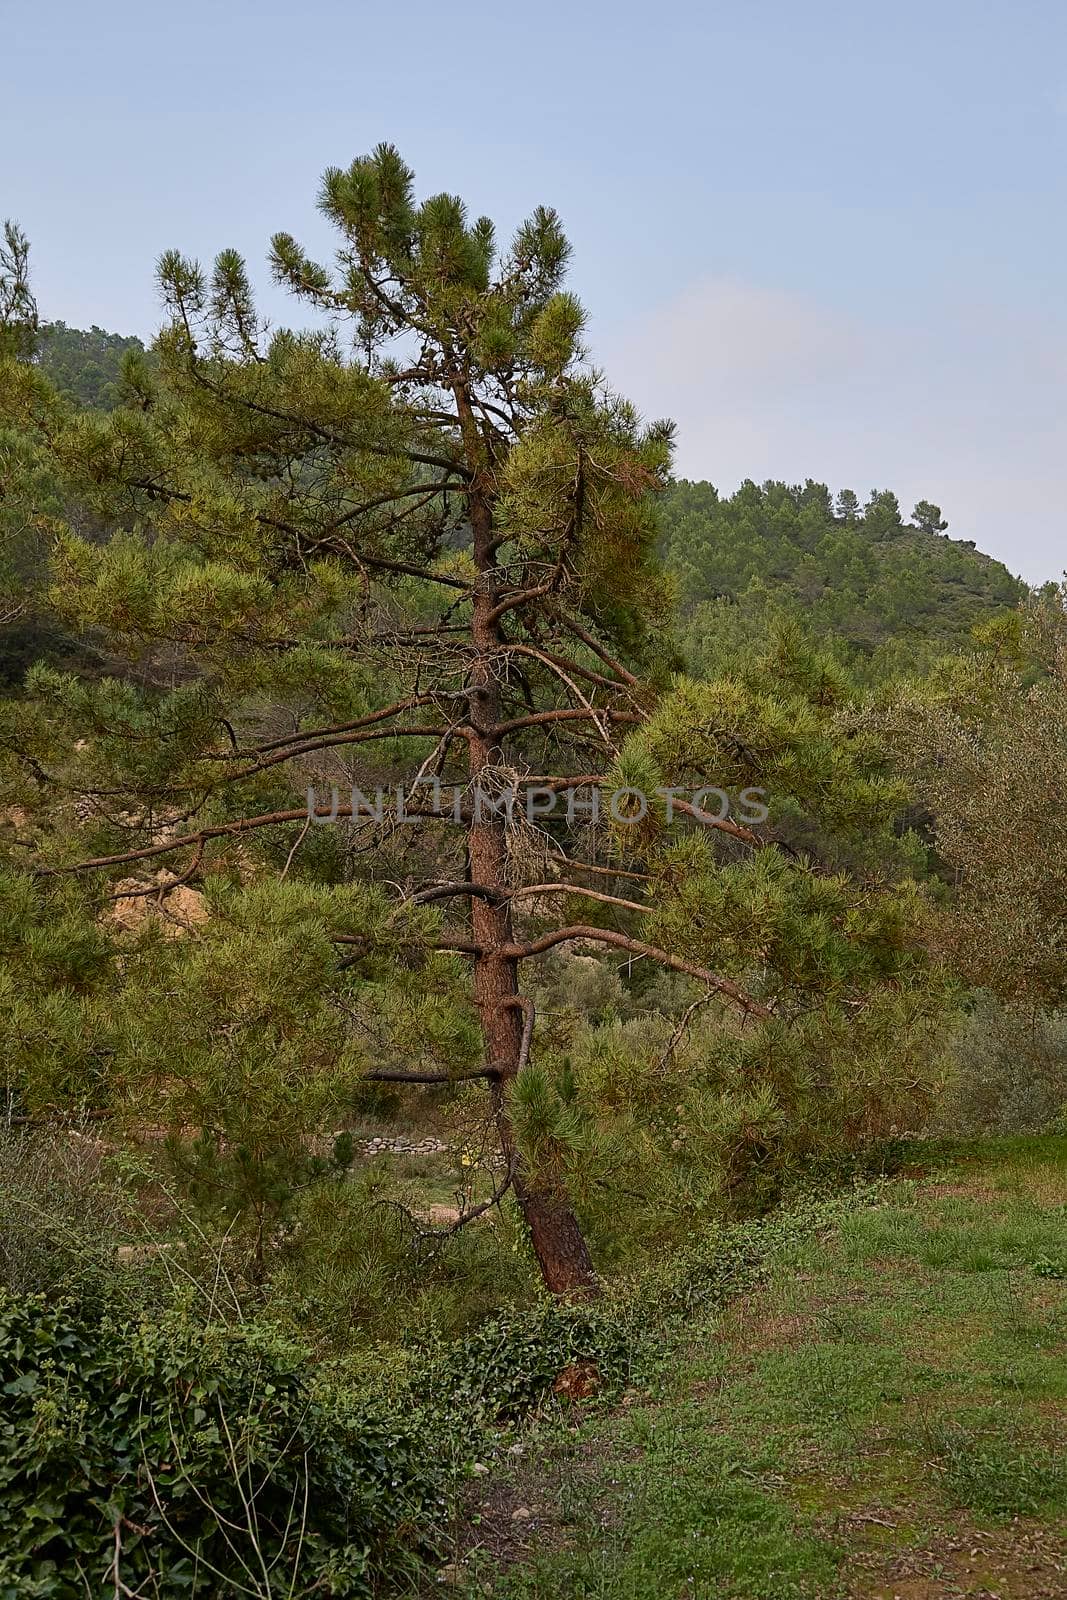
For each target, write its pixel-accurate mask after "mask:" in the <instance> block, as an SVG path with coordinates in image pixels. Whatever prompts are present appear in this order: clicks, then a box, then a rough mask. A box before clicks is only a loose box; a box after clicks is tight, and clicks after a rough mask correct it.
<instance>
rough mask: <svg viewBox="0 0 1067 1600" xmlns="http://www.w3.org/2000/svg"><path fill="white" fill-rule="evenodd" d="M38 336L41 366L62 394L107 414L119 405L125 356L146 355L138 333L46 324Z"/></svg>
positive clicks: (39, 362)
mask: <svg viewBox="0 0 1067 1600" xmlns="http://www.w3.org/2000/svg"><path fill="white" fill-rule="evenodd" d="M38 337H39V343H38V349H37V361H38V364H39V365H40V368H41V371H42V372H44V373H45V374H46V375H47V376H48V377H49V378H50V379H51V381H52V383H54V384H55V386H56V388H57V389H58V390H59V392H60V394H63V395H66V396H68V397H69V398H70V399H72V400H76V401H78V403H79V404H80V405H83V406H93V407H95V408H98V409H101V410H105V411H109V410H110V409H111V407H112V406H114V405H116V404H117V403H118V399H119V389H120V384H121V378H122V360H123V357H124V356H125V355H126V354H127V352H129V351H136V352H137V353H138V354H141V355H143V354H144V345H143V344H142V343H141V340H140V339H138V338H137V336H136V335H135V334H121V333H106V332H105V331H104V329H103V328H97V327H92V328H68V327H67V324H66V323H65V322H46V323H44V324H43V325H42V327H41V329H40V333H39V336H38Z"/></svg>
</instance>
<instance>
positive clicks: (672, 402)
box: [0, 0, 1067, 580]
mask: <svg viewBox="0 0 1067 1600" xmlns="http://www.w3.org/2000/svg"><path fill="white" fill-rule="evenodd" d="M0 132H2V134H3V146H2V148H3V149H4V151H5V153H6V154H5V161H4V166H3V170H2V173H0V214H4V215H12V216H15V217H17V218H18V219H19V220H20V221H21V223H22V225H23V226H24V228H25V229H26V231H27V232H28V233H29V235H30V237H31V240H32V243H33V251H34V264H35V279H36V286H37V292H38V299H39V301H40V304H41V310H42V314H43V315H45V316H47V317H62V318H64V319H65V320H66V321H67V322H69V323H72V324H75V325H80V326H86V325H88V324H90V323H92V322H96V323H99V324H101V325H102V326H104V327H108V328H112V329H115V330H118V331H121V332H138V333H141V334H143V335H149V334H151V333H152V331H153V330H154V328H155V326H156V325H157V322H158V315H159V313H158V308H157V305H156V301H155V295H154V288H153V262H154V260H155V258H156V257H157V256H158V254H159V252H160V251H161V250H162V249H164V248H166V247H168V246H170V245H177V246H179V247H181V248H182V249H183V250H185V251H186V252H188V253H191V254H197V255H200V256H201V257H202V258H205V259H210V257H211V256H212V255H213V254H214V253H215V251H216V250H217V249H219V248H220V247H221V246H223V245H236V246H237V248H238V249H240V250H241V251H242V252H243V253H245V254H246V256H247V257H248V260H249V262H250V265H251V266H252V267H253V269H254V271H255V273H256V274H257V276H258V278H259V280H260V281H261V282H262V284H263V290H264V295H263V300H264V307H265V309H267V310H268V311H269V313H270V315H271V316H272V317H273V318H275V320H279V321H280V320H285V319H286V318H287V317H288V316H289V315H291V314H292V313H291V312H290V311H289V309H288V308H287V306H286V304H285V302H284V301H283V300H282V298H281V297H280V296H279V295H278V294H277V293H276V291H274V290H273V289H272V288H271V287H270V285H269V281H268V278H267V273H266V271H265V268H264V266H263V261H264V256H265V251H266V246H267V241H268V238H269V235H270V234H271V233H272V232H273V231H274V230H276V229H278V228H286V229H289V230H290V231H292V232H294V233H296V234H297V236H298V237H301V238H302V239H304V240H306V241H307V242H308V243H309V244H310V245H312V246H313V247H315V248H317V249H318V250H319V251H320V253H325V252H326V251H328V249H329V240H328V233H327V230H326V228H325V225H324V223H323V222H322V220H321V219H320V218H319V217H318V216H317V214H316V211H315V205H314V200H315V193H316V189H317V184H318V177H319V174H320V172H321V170H322V168H323V167H324V166H326V165H328V164H337V165H340V164H344V163H347V162H348V161H349V160H351V158H352V157H353V156H354V155H357V154H360V153H362V152H364V151H366V150H368V149H369V148H370V147H371V146H372V145H374V144H375V143H376V142H377V141H379V140H380V139H389V140H392V141H393V142H394V143H395V144H397V145H399V146H400V148H401V150H402V152H403V154H404V155H405V157H406V159H407V160H408V161H409V162H410V164H411V165H412V166H414V168H415V170H416V173H417V177H418V183H419V188H420V191H422V192H432V191H435V190H439V189H449V190H451V191H457V192H459V193H461V194H463V195H464V196H465V198H466V199H467V200H468V202H469V204H470V207H471V209H472V211H473V212H474V213H475V214H478V213H481V212H487V213H489V214H490V215H492V216H493V217H494V218H495V219H496V220H497V222H498V224H500V225H501V226H502V227H504V228H507V227H508V226H510V225H512V224H514V223H515V222H517V221H518V220H519V219H520V218H521V217H522V216H523V215H524V214H526V213H527V212H528V211H529V210H530V209H531V208H532V207H533V206H534V205H535V204H538V203H539V202H545V203H548V204H552V205H555V206H556V207H557V208H558V209H559V210H560V211H561V213H562V214H563V217H564V220H565V223H566V225H567V228H568V231H569V233H570V236H571V238H572V240H573V242H574V246H575V264H574V273H573V280H574V285H575V287H576V288H577V290H578V291H579V293H580V294H581V295H582V297H583V299H584V300H585V302H586V305H587V307H588V309H589V311H590V316H591V324H590V333H591V341H592V345H593V349H594V353H595V355H596V357H597V358H598V360H600V361H601V362H602V363H603V364H604V365H605V366H606V367H607V369H608V371H609V374H610V376H611V377H612V378H613V380H614V381H615V382H616V383H617V385H618V386H619V387H620V388H622V389H623V390H624V391H625V392H626V393H628V394H630V395H631V397H632V398H633V399H634V400H635V401H636V402H637V403H638V404H639V405H640V406H641V408H642V409H643V410H644V411H646V412H648V413H650V414H652V415H657V416H658V415H662V414H668V415H673V416H674V417H675V418H676V419H677V421H678V424H679V430H680V432H679V440H680V447H679V457H678V464H679V469H680V470H681V471H682V472H683V473H685V474H686V475H687V476H690V477H706V478H710V479H711V480H712V481H713V482H715V483H717V484H718V485H719V486H720V487H721V488H723V489H726V490H728V489H732V488H733V487H735V486H736V484H737V483H738V482H739V481H740V480H741V479H742V478H744V477H753V478H756V479H762V478H765V477H770V476H773V477H780V478H786V479H789V480H801V479H803V478H804V477H808V476H811V477H815V478H819V479H822V480H824V481H826V482H828V483H829V484H830V485H831V487H832V488H835V489H836V488H840V487H843V486H848V487H851V488H855V489H856V490H857V492H859V493H860V494H861V495H865V494H866V493H867V492H868V491H869V490H870V489H872V488H874V487H878V488H882V487H887V488H893V489H895V490H896V492H897V493H898V494H899V495H900V498H901V500H902V502H903V503H904V505H905V509H909V508H910V507H911V505H912V504H913V503H914V501H915V500H916V499H918V498H920V497H925V498H928V499H933V500H935V501H937V502H938V503H939V504H941V506H942V507H943V509H944V512H945V514H946V515H947V517H948V519H949V523H950V532H951V534H952V535H953V536H955V537H957V538H973V539H975V540H977V542H978V544H979V546H980V547H981V548H984V549H986V550H989V551H990V552H991V553H993V554H996V555H998V556H1000V557H1001V558H1002V559H1003V560H1005V561H1006V562H1007V563H1008V565H1009V566H1011V567H1012V568H1013V570H1015V571H1017V572H1021V573H1023V574H1024V575H1025V576H1026V577H1028V578H1030V579H1031V580H1038V579H1043V578H1046V577H1050V576H1058V575H1059V574H1060V573H1061V571H1062V570H1063V568H1064V566H1065V564H1067V554H1065V548H1067V539H1065V534H1067V494H1065V493H1064V490H1065V488H1067V483H1065V478H1067V305H1065V298H1064V293H1065V283H1067V274H1065V256H1067V251H1065V245H1067V208H1065V203H1064V202H1065V199H1067V193H1065V190H1067V184H1065V166H1067V163H1065V157H1067V5H1064V3H1063V0H1014V3H1010V4H1009V3H1004V0H988V3H985V4H983V3H981V0H928V3H926V4H922V5H920V4H915V3H912V0H903V3H901V0H896V3H894V4H892V5H887V4H885V3H884V0H883V3H880V4H874V3H871V0H852V3H850V4H836V3H835V4H831V3H828V0H793V3H783V0H735V3H732V4H726V3H722V0H705V3H703V4H690V3H680V4H675V5H673V6H662V7H659V8H656V7H650V6H648V5H647V4H642V5H634V4H630V3H629V0H616V3H614V4H602V3H600V0H587V3H583V0H570V3H569V4H562V3H558V0H547V3H542V4H540V5H538V6H537V7H514V6H502V5H501V4H499V0H498V3H496V4H492V5H490V4H482V3H474V0H453V3H451V4H449V5H444V4H434V5H430V4H427V3H425V0H409V3H408V4H406V5H404V6H403V7H399V6H396V7H394V6H389V5H385V4H381V3H378V4H375V5H373V6H371V5H365V4H362V3H360V0H349V3H348V4H341V3H333V0H307V3H306V4H305V5H304V6H303V7H300V8H298V7H296V6H293V5H291V4H287V5H281V4H278V3H277V0H257V3H256V4H254V5H253V4H250V3H248V0H229V3H228V4H227V3H224V0H216V3H215V4H205V3H204V0H186V3H185V4H184V5H183V6H182V7H180V8H176V7H164V6H160V5H153V4H151V3H144V0H142V3H140V4H137V5H134V4H132V3H128V0H97V3H96V4H95V5H93V6H87V5H85V4H84V3H81V4H78V5H75V4H72V3H66V0H64V3H56V0H43V3H38V4H36V5H34V6H33V7H31V8H27V9H26V10H25V11H23V12H21V13H20V14H19V15H18V17H17V19H16V18H15V15H14V10H13V9H12V12H11V18H10V20H9V21H8V22H7V24H6V26H5V51H4V59H3V61H2V62H0Z"/></svg>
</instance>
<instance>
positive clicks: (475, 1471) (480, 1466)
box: [471, 1461, 489, 1478]
mask: <svg viewBox="0 0 1067 1600" xmlns="http://www.w3.org/2000/svg"><path fill="white" fill-rule="evenodd" d="M488 1471H489V1468H488V1467H487V1466H486V1464H485V1462H484V1461H472V1462H471V1477H473V1478H484V1477H485V1475H486V1473H487V1472H488Z"/></svg>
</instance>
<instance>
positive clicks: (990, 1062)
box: [938, 994, 1067, 1137]
mask: <svg viewBox="0 0 1067 1600" xmlns="http://www.w3.org/2000/svg"><path fill="white" fill-rule="evenodd" d="M948 1069H949V1081H948V1084H947V1093H946V1097H945V1100H944V1102H943V1104H942V1105H941V1107H940V1108H939V1112H938V1121H939V1123H940V1125H941V1126H942V1127H943V1128H944V1129H945V1130H946V1131H947V1132H951V1133H954V1134H957V1135H959V1136H961V1137H963V1136H967V1135H973V1134H980V1133H1040V1132H1043V1131H1044V1130H1046V1129H1048V1128H1050V1127H1052V1126H1054V1125H1055V1124H1057V1123H1058V1122H1059V1121H1060V1120H1061V1119H1062V1117H1063V1116H1064V1114H1065V1112H1067V1017H1065V1016H1064V1015H1063V1013H1062V1012H1037V1013H1036V1014H1032V1015H1031V1016H1030V1017H1026V1016H1020V1015H1019V1013H1018V1012H1017V1011H1013V1010H1012V1009H1011V1008H1010V1007H1005V1006H1003V1005H1001V1004H1000V1003H998V1002H997V1001H996V1000H994V999H993V997H992V996H991V995H989V994H980V995H978V996H977V998H976V999H975V1001H974V1003H973V1004H972V1005H971V1006H970V1007H969V1008H968V1010H967V1013H966V1014H965V1015H964V1016H963V1017H961V1018H960V1020H959V1022H958V1024H957V1027H956V1030H955V1033H954V1035H953V1038H952V1040H951V1043H950V1046H949V1057H948Z"/></svg>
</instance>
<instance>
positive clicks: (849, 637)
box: [661, 478, 1027, 678]
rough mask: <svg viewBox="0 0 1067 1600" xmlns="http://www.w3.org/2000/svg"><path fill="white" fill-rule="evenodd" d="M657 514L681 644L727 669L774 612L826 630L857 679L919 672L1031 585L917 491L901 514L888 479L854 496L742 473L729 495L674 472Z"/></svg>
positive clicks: (696, 657) (701, 660) (706, 662)
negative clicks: (954, 527) (962, 534)
mask: <svg viewBox="0 0 1067 1600" xmlns="http://www.w3.org/2000/svg"><path fill="white" fill-rule="evenodd" d="M661 518H662V523H663V554H664V559H665V562H666V565H667V569H668V571H669V572H670V573H671V574H672V576H673V578H674V581H675V583H676V585H677V596H678V605H679V614H680V623H681V627H682V633H683V638H684V640H685V644H686V654H687V657H688V659H689V662H690V665H691V666H693V667H695V668H697V669H699V670H702V671H705V672H715V671H719V670H725V669H726V668H727V667H728V666H729V662H730V659H731V657H732V656H736V654H737V652H738V651H739V650H740V649H742V648H744V647H745V646H746V645H747V646H751V644H752V643H753V642H754V641H756V640H758V639H759V638H761V637H763V636H765V635H766V632H767V629H768V626H769V625H770V623H771V621H772V620H773V618H774V617H775V616H778V615H783V614H784V615H789V616H795V617H798V618H803V619H804V621H805V624H806V625H807V626H808V627H809V628H810V629H811V631H812V632H813V633H815V634H818V635H820V636H823V637H825V638H827V639H830V640H834V641H835V642H836V644H837V647H838V649H839V650H840V652H841V654H842V656H843V658H845V659H847V660H848V661H849V662H850V664H851V665H852V666H853V668H854V669H855V670H856V671H857V672H858V673H859V674H860V675H861V676H862V677H865V678H871V677H878V676H881V675H884V674H892V673H893V672H894V671H895V670H900V669H901V668H905V667H906V668H907V669H908V670H909V671H915V670H916V668H917V667H920V666H921V665H923V664H924V663H929V662H930V661H932V660H933V658H934V657H935V656H936V655H937V654H939V653H941V652H942V651H945V650H953V649H960V648H966V647H968V646H969V644H970V642H971V630H972V628H973V627H974V626H975V624H976V623H981V622H983V621H987V620H988V619H989V618H990V617H992V616H995V615H996V614H997V613H999V612H1002V611H1003V610H1004V609H1005V608H1007V607H1012V606H1016V605H1018V604H1019V602H1020V601H1021V600H1022V599H1023V597H1024V595H1025V594H1026V592H1027V591H1026V586H1025V585H1024V584H1023V583H1021V582H1020V581H1019V580H1018V579H1016V578H1013V577H1012V575H1011V573H1010V572H1009V571H1008V569H1007V568H1006V567H1005V566H1004V565H1003V564H1002V563H1001V562H999V561H995V560H993V559H992V558H991V557H990V556H987V555H983V554H982V552H981V551H979V550H976V549H975V546H974V543H973V541H971V540H954V539H952V538H950V537H949V536H948V534H947V532H946V529H947V527H948V524H947V522H946V521H945V520H944V519H943V517H942V515H941V509H940V507H939V506H936V505H933V504H931V503H930V502H929V501H924V500H923V501H920V502H919V504H918V505H917V506H916V507H915V510H914V512H913V513H912V517H911V520H906V519H905V518H904V517H903V516H902V514H901V510H900V505H899V503H898V501H897V497H896V495H894V494H893V493H892V492H891V491H889V490H883V491H876V492H875V493H873V494H871V496H870V497H869V499H868V500H867V502H866V504H865V505H863V506H861V505H860V503H859V499H858V497H857V495H856V494H855V493H854V492H853V491H852V490H850V489H843V490H842V491H841V492H840V493H839V494H838V495H837V497H836V501H835V500H834V498H833V497H832V496H831V493H830V490H829V489H828V488H827V487H826V485H825V484H822V483H815V482H813V481H812V479H810V478H809V479H808V480H807V482H806V483H804V484H802V485H801V484H787V483H777V482H768V483H764V484H762V485H757V484H755V483H751V482H747V483H744V484H742V486H741V488H740V489H738V491H737V493H736V494H733V495H730V496H728V497H724V496H720V495H719V494H718V492H717V491H716V489H715V488H714V486H713V485H712V484H710V483H690V482H686V481H682V482H680V483H678V484H676V485H675V486H674V487H673V489H671V491H670V492H669V493H668V494H667V495H665V496H664V499H663V504H662V507H661Z"/></svg>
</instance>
